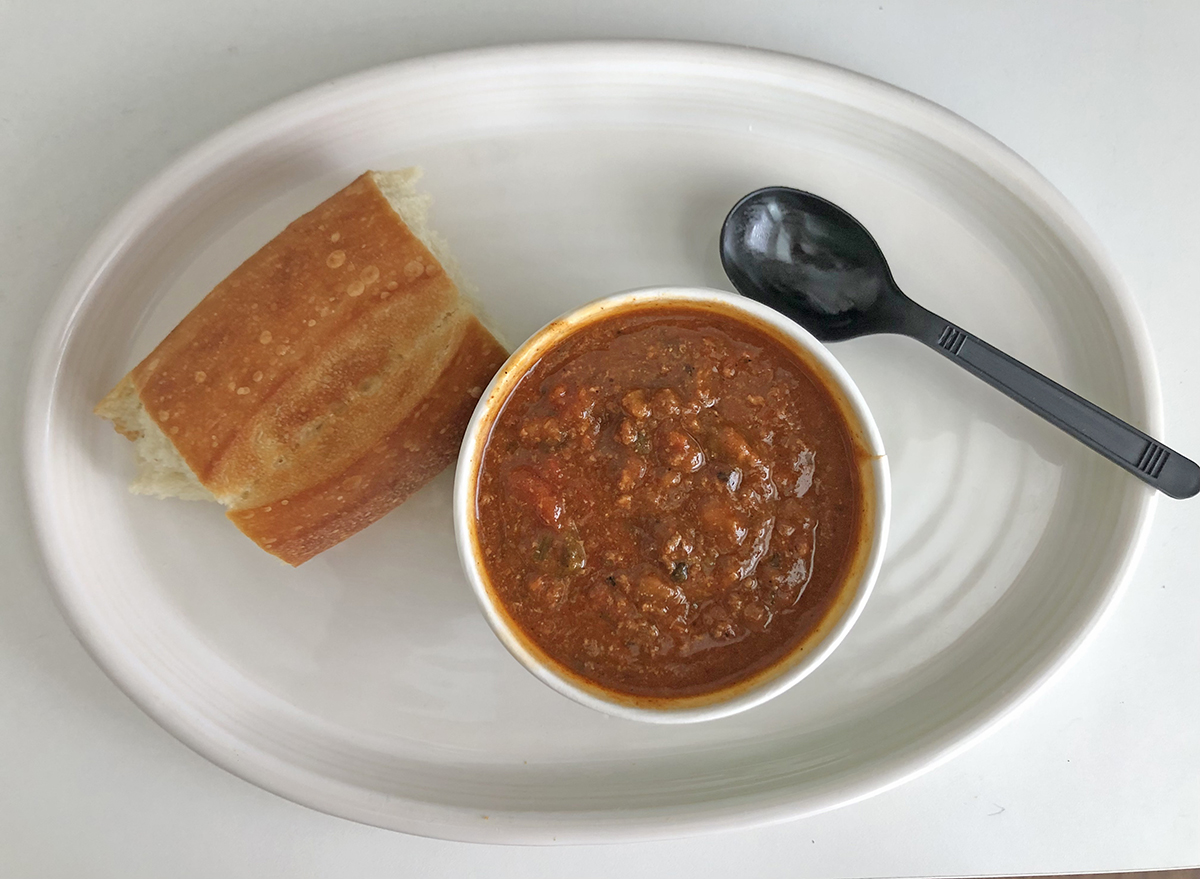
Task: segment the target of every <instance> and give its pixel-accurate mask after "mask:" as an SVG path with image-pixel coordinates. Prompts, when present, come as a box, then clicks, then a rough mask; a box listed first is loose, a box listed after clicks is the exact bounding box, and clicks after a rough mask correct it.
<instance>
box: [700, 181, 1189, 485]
mask: <svg viewBox="0 0 1200 879" xmlns="http://www.w3.org/2000/svg"><path fill="white" fill-rule="evenodd" d="M721 264H722V265H723V266H724V268H725V273H726V274H727V275H728V276H729V279H730V281H732V282H733V285H734V287H736V288H737V290H738V292H739V293H741V294H742V295H743V296H746V297H749V298H751V299H755V300H757V301H759V302H761V303H763V304H764V305H768V306H770V307H771V308H774V309H775V310H777V311H780V312H782V313H783V314H785V315H787V316H788V317H790V318H791V319H792V320H794V321H796V322H797V323H798V324H800V325H801V326H803V327H804V328H805V329H807V330H808V331H809V332H810V333H812V334H813V335H814V336H816V337H817V338H818V339H820V340H821V341H823V342H837V341H840V340H842V339H851V338H854V337H855V336H862V335H867V334H869V333H899V334H901V335H905V336H909V337H911V338H914V339H917V340H918V341H920V342H924V343H925V344H926V345H928V346H930V347H931V348H933V349H934V350H935V351H937V352H939V353H940V354H942V355H944V356H945V357H948V358H949V359H951V360H953V361H954V362H955V363H957V364H958V365H959V366H962V367H963V368H964V369H966V370H967V371H969V372H971V373H973V374H974V375H976V376H978V377H979V378H981V379H983V380H984V381H986V382H987V383H988V384H990V385H991V386H992V387H994V388H996V389H997V390H999V391H1001V392H1002V393H1004V394H1007V395H1008V396H1009V397H1011V398H1012V399H1014V400H1016V401H1017V402H1018V403H1020V404H1021V405H1023V406H1025V407H1026V408H1028V409H1029V410H1031V411H1032V412H1035V413H1037V414H1038V415H1040V416H1042V417H1043V418H1045V419H1046V420H1047V421H1049V422H1051V423H1052V424H1054V425H1056V426H1057V427H1059V428H1061V429H1062V430H1064V431H1066V432H1067V433H1069V434H1070V435H1071V436H1073V437H1075V438H1076V439H1078V440H1079V441H1080V442H1082V443H1084V444H1085V445H1087V446H1088V447H1089V448H1091V449H1094V450H1095V451H1097V452H1099V453H1100V454H1102V455H1104V456H1105V457H1106V458H1108V459H1109V460H1110V461H1112V462H1114V463H1115V464H1118V465H1119V466H1121V467H1123V468H1125V469H1126V470H1128V471H1129V472H1130V473H1132V474H1134V475H1135V476H1137V477H1138V478H1139V479H1141V480H1142V481H1143V482H1146V483H1147V484H1149V485H1152V486H1153V487H1155V488H1157V489H1158V490H1160V491H1162V492H1163V493H1165V494H1167V495H1169V496H1171V497H1175V498H1186V497H1192V496H1194V495H1195V494H1197V493H1198V492H1200V467H1197V466H1196V464H1195V462H1193V461H1191V460H1189V459H1188V458H1185V457H1184V456H1183V455H1181V454H1179V453H1178V452H1176V451H1174V450H1172V449H1169V448H1167V447H1166V446H1164V445H1163V444H1162V443H1160V442H1158V441H1157V440H1155V439H1154V438H1153V437H1150V436H1148V435H1147V434H1144V433H1142V432H1141V431H1140V430H1138V429H1137V428H1135V427H1133V426H1131V425H1129V424H1126V423H1125V422H1124V421H1122V420H1121V419H1119V418H1117V417H1116V416H1115V415H1112V414H1111V413H1109V412H1106V411H1104V410H1103V409H1101V408H1100V407H1098V406H1096V405H1094V404H1092V403H1090V402H1088V401H1087V400H1085V399H1083V398H1082V397H1080V396H1078V395H1077V394H1074V393H1072V392H1071V391H1069V390H1067V389H1066V388H1064V387H1063V386H1062V385H1060V384H1058V383H1056V382H1054V381H1052V380H1051V379H1049V378H1047V377H1046V376H1044V375H1042V374H1041V373H1039V372H1037V371H1036V370H1033V369H1030V368H1029V367H1028V366H1026V365H1025V364H1023V363H1021V362H1019V361H1017V360H1014V359H1013V358H1012V357H1009V356H1008V355H1007V354H1005V353H1004V352H1002V351H1000V350H999V349H997V348H994V347H993V346H991V345H989V344H988V343H987V342H984V341H983V340H982V339H980V338H978V337H977V336H974V335H972V334H971V333H969V332H967V331H966V330H964V329H962V328H961V327H958V326H956V325H955V324H953V323H950V322H949V321H947V320H945V319H944V318H941V317H938V316H937V315H936V314H934V313H933V312H931V311H929V310H927V309H925V308H922V307H921V306H920V305H918V304H917V303H916V302H913V301H912V300H911V299H909V298H908V297H907V296H905V295H904V293H903V292H902V291H901V290H900V288H899V286H898V285H897V284H896V281H895V279H894V278H893V277H892V272H891V269H889V268H888V264H887V259H886V258H885V257H884V255H883V251H882V249H881V248H880V247H879V245H878V244H877V243H876V242H875V239H874V238H873V237H872V236H871V233H870V232H868V231H867V229H866V228H865V227H864V226H863V225H862V224H861V223H860V222H858V220H856V219H855V218H854V217H853V216H851V215H850V214H849V213H847V212H846V211H844V210H842V208H840V207H838V206H837V205H836V204H834V203H833V202H831V201H828V200H826V199H824V198H821V197H820V196H817V195H813V194H812V193H810V192H803V191H801V190H799V189H791V188H789V187H786V186H770V187H767V188H765V189H759V190H756V191H754V192H751V193H750V194H749V195H747V196H745V197H744V198H742V199H741V200H740V201H739V202H738V203H737V204H736V205H734V206H733V209H732V210H731V211H730V212H729V215H728V216H727V217H726V218H725V223H724V225H723V226H722V228H721Z"/></svg>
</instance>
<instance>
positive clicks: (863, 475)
mask: <svg viewBox="0 0 1200 879" xmlns="http://www.w3.org/2000/svg"><path fill="white" fill-rule="evenodd" d="M670 303H680V304H684V303H686V304H690V305H693V306H700V307H701V308H707V309H712V310H713V311H715V312H717V313H720V314H723V315H730V316H732V317H735V318H737V319H740V320H742V321H744V322H746V323H749V324H752V325H755V326H757V327H759V328H760V329H764V330H766V331H767V332H768V333H770V334H771V335H772V336H775V337H776V338H778V339H780V341H782V342H784V344H785V345H787V346H788V347H789V348H791V349H792V350H793V351H794V352H796V353H797V354H798V355H799V356H800V357H801V358H803V359H804V360H805V361H806V362H807V363H808V364H809V365H810V366H811V367H812V368H813V369H814V370H815V371H816V372H817V373H818V374H819V375H820V376H822V377H823V378H824V379H825V380H826V385H827V386H828V387H829V388H831V389H832V390H833V392H834V398H835V400H836V401H837V403H838V404H839V406H840V407H841V409H842V414H843V416H844V417H845V420H846V423H847V424H848V425H849V426H850V429H851V434H852V438H853V441H854V442H855V444H856V445H857V446H858V451H859V452H860V454H858V455H857V456H856V457H857V460H858V461H859V466H860V480H861V484H862V486H863V490H864V495H865V499H866V501H867V503H866V505H865V506H866V515H865V516H863V517H862V520H861V524H860V533H859V541H858V548H857V550H856V555H855V558H854V560H853V562H852V564H851V566H850V572H849V574H848V575H847V576H848V581H847V582H846V583H845V584H844V586H843V587H842V591H841V595H840V596H839V599H838V602H837V604H835V605H834V607H833V608H831V610H830V611H829V612H828V613H827V614H826V616H825V618H824V619H823V620H822V621H821V623H820V625H818V626H817V628H816V629H815V630H814V631H813V632H812V633H811V634H810V635H809V636H807V637H806V638H805V639H804V640H803V641H802V642H801V643H799V644H798V645H797V646H796V647H794V648H793V649H792V650H791V651H790V652H789V653H788V654H786V655H785V656H783V657H782V658H780V659H779V660H778V661H776V662H775V663H774V664H772V665H771V666H769V667H768V668H766V669H763V670H762V671H760V672H758V673H756V674H755V675H753V676H751V677H749V678H746V679H744V680H741V681H739V682H737V683H735V684H733V685H731V686H729V687H725V688H722V689H720V690H717V691H714V692H711V693H705V694H703V695H699V696H688V697H678V698H646V697H638V696H630V695H626V694H621V693H617V692H614V691H612V690H609V689H607V688H604V687H601V686H600V685H598V684H596V683H594V682H592V681H589V680H588V679H587V678H584V677H582V676H581V675H578V674H576V673H574V672H572V671H570V670H569V669H566V668H564V667H563V666H562V665H560V664H559V663H557V662H555V661H554V660H553V659H551V658H550V657H549V656H547V655H546V654H545V652H543V651H542V649H541V648H540V647H539V646H538V645H537V644H536V643H535V642H533V641H532V640H531V639H530V638H528V637H527V636H526V635H525V634H524V633H523V632H522V631H521V630H520V628H519V626H517V624H516V623H515V622H514V621H513V620H512V619H511V617H510V616H509V615H508V613H507V612H506V611H505V610H504V607H503V605H502V604H501V602H500V601H499V600H498V598H497V597H496V595H495V594H494V592H493V591H492V589H491V587H490V586H489V583H488V577H487V574H486V572H485V569H484V565H483V561H482V558H481V555H480V552H479V546H478V539H477V536H476V528H475V523H476V517H475V496H476V490H477V483H478V477H479V465H480V458H481V456H482V454H483V450H484V447H485V445H486V441H487V437H488V435H489V434H490V432H491V429H492V425H493V424H494V422H495V419H496V417H497V416H498V415H499V414H500V412H501V410H502V409H503V407H504V403H505V401H506V400H507V399H508V397H509V395H510V394H511V393H512V391H513V390H514V389H515V388H516V386H517V384H518V383H519V382H520V380H521V378H522V377H523V376H524V375H525V374H526V373H527V372H528V371H529V370H530V369H531V368H532V367H533V366H534V364H536V363H537V361H538V359H539V358H540V357H541V356H542V355H543V354H544V353H545V352H546V351H547V350H548V349H549V348H551V347H553V346H554V345H556V344H557V343H558V342H560V341H561V340H562V339H563V338H565V337H566V336H569V335H571V334H572V333H573V332H575V331H576V330H577V329H579V328H580V327H582V326H584V325H586V324H590V323H592V322H594V321H596V320H598V319H600V318H602V317H609V316H611V315H613V314H614V313H620V312H624V311H636V310H638V309H640V308H642V307H644V306H647V305H654V306H661V305H664V304H670ZM890 508H891V482H890V478H889V473H888V465H887V456H886V455H885V453H884V449H883V441H882V440H881V439H880V436H879V429H878V428H877V427H876V425H875V420H874V419H873V418H872V417H871V413H870V410H868V409H867V404H866V402H865V401H864V400H863V398H862V395H861V394H860V393H859V390H858V388H857V387H855V385H854V382H853V381H852V380H851V379H850V376H849V375H847V374H846V371H845V370H844V369H843V368H842V367H841V365H840V364H839V363H838V362H837V360H836V359H834V357H833V355H832V354H830V353H829V350H828V349H827V348H825V346H824V345H822V344H821V343H820V342H818V341H817V340H816V339H815V338H814V337H813V336H812V335H811V334H809V333H808V332H807V331H806V330H804V329H803V328H801V327H800V326H799V325H797V324H796V323H794V322H792V321H791V320H789V319H787V318H786V317H784V316H783V315H781V314H779V313H778V312H776V311H774V310H772V309H770V308H767V307H766V306H763V305H760V304H759V303H757V302H754V301H752V300H750V299H745V298H743V297H741V296H737V295H734V294H731V293H724V292H721V291H718V290H705V289H697V288H686V287H656V288H648V289H640V290H631V291H629V292H626V293H618V294H616V295H614V296H608V297H605V298H603V299H598V300H596V301H595V302H591V303H589V304H588V305H585V306H583V307H581V308H578V309H576V310H574V311H571V312H568V313H567V314H565V315H563V316H562V317H559V318H556V319H555V320H553V321H551V322H550V323H548V324H546V325H545V326H544V327H542V328H541V329H540V330H538V331H537V332H536V333H534V334H533V336H531V337H530V338H529V340H528V341H526V342H525V343H524V344H523V345H522V346H521V347H520V348H518V349H517V351H516V352H514V353H513V355H512V356H511V357H510V358H509V359H508V361H507V362H506V363H505V364H504V366H503V367H501V369H500V371H499V372H498V373H497V374H496V377H495V378H494V379H493V380H492V383H491V384H490V385H489V386H488V388H487V390H486V391H484V393H483V395H482V397H481V398H480V401H479V404H478V406H476V408H475V413H474V415H473V416H472V418H471V421H470V424H468V426H467V432H466V437H465V439H464V440H463V445H462V450H461V451H460V453H459V458H458V469H457V472H456V473H455V478H454V529H455V538H456V540H457V542H458V551H459V556H460V558H461V559H462V564H463V569H464V570H465V572H466V575H467V579H468V580H469V581H470V584H471V588H472V589H473V590H474V592H475V596H476V598H477V599H478V600H479V604H480V606H481V607H482V609H483V613H484V616H485V617H486V618H487V621H488V624H489V625H490V626H491V627H492V631H494V632H495V633H496V635H497V637H499V639H500V640H501V642H503V644H504V646H505V647H506V648H508V651H509V652H510V653H512V655H513V656H515V657H516V658H517V660H518V661H519V662H520V663H521V664H522V665H524V666H525V668H527V669H528V670H529V671H530V672H532V673H533V674H534V675H535V676H537V677H538V678H539V679H540V680H541V681H543V682H544V683H546V684H548V685H549V686H551V687H553V688H554V689H555V690H557V691H558V692H560V693H562V694H563V695H564V696H567V697H569V698H571V699H574V700H575V701H576V702H579V703H581V704H583V705H587V706H588V707H590V708H594V709H596V710H598V711H603V712H605V713H607V714H612V715H615V716H617V717H624V718H628V719H631V720H644V721H650V722H653V723H690V722H695V721H700V720H713V719H715V718H718V717H725V716H727V715H730V714H736V713H737V712H739V711H744V710H746V709H747V708H752V707H754V706H755V705H759V704H761V703H762V702H765V701H767V700H768V699H770V698H772V697H774V696H777V695H779V694H780V693H782V692H783V691H785V690H787V689H788V688H789V687H792V686H794V685H795V684H796V683H798V682H799V681H800V680H801V679H803V678H805V677H807V676H808V675H809V674H811V673H812V672H813V671H814V670H815V669H816V668H817V666H819V665H820V664H821V663H822V662H823V661H824V660H825V658H826V657H827V656H829V654H830V653H832V652H833V650H834V649H835V648H836V647H837V645H838V644H839V643H841V641H842V639H843V638H845V636H846V633H847V632H849V631H850V627H851V626H853V625H854V621H855V620H856V619H858V616H859V614H860V613H861V612H862V608H863V605H864V604H865V603H866V601H867V598H868V597H869V596H870V594H871V589H872V588H873V586H874V585H875V578H876V576H877V575H878V573H879V566H880V563H881V562H882V560H883V551H884V546H885V544H886V542H887V531H888V517H889V514H890Z"/></svg>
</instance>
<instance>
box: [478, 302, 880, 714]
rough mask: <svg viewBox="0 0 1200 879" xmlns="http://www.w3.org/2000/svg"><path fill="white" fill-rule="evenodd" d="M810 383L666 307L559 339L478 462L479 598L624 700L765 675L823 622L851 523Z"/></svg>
mask: <svg viewBox="0 0 1200 879" xmlns="http://www.w3.org/2000/svg"><path fill="white" fill-rule="evenodd" d="M861 507H862V499H861V497H860V480H859V476H858V469H857V462H856V455H855V445H854V443H853V441H852V439H851V436H850V433H849V430H848V428H847V425H846V423H845V421H844V418H843V415H842V414H841V410H840V409H839V407H838V406H837V404H836V403H835V401H834V398H833V396H832V394H831V392H830V391H829V389H828V388H827V387H826V386H825V385H824V383H823V382H822V380H821V379H820V378H819V376H818V375H817V374H816V373H815V372H814V371H813V370H812V368H811V367H810V366H809V365H808V364H807V363H806V362H805V361H803V360H802V359H801V358H800V357H799V356H797V354H795V353H794V352H793V351H792V350H790V349H789V348H788V347H787V346H786V345H785V343H783V342H781V341H780V340H778V339H776V338H775V337H773V336H772V335H770V334H769V333H768V331H766V330H764V329H760V328H759V327H757V326H755V325H753V324H751V323H749V322H748V321H745V320H742V319H739V318H737V317H734V316H733V315H731V314H728V313H725V312H719V311H713V310H710V309H706V308H703V307H700V306H688V305H666V304H664V305H663V306H661V307H658V308H649V309H639V310H636V311H631V312H621V313H618V314H615V315H611V316H608V317H601V318H600V319H598V320H596V321H594V322H592V323H589V324H586V325H584V326H582V327H581V328H578V329H576V330H575V331H573V332H572V333H571V334H570V335H568V336H566V337H565V338H563V339H561V340H559V341H558V342H557V343H556V344H555V345H554V346H552V347H551V348H550V349H549V350H548V351H547V352H546V353H545V354H544V355H543V356H542V357H541V359H540V360H539V361H538V362H537V363H536V364H535V366H534V367H533V368H532V369H531V370H530V371H529V372H528V373H527V374H526V375H525V376H523V377H522V378H521V379H520V381H519V382H518V384H517V385H516V386H515V388H514V390H513V391H512V393H511V394H510V396H509V398H508V400H507V401H506V403H505V405H504V407H503V409H502V411H501V413H500V414H499V415H498V416H497V418H496V420H495V422H494V424H493V426H492V428H491V431H490V433H489V436H488V438H487V442H486V445H485V448H484V451H483V455H482V457H481V464H480V473H479V480H478V489H477V495H476V534H477V540H478V544H479V550H480V553H481V556H482V558H483V562H484V568H485V571H486V574H487V579H488V581H489V585H490V588H491V589H492V591H493V593H494V594H495V595H496V597H497V598H498V599H499V601H500V603H501V604H502V605H503V607H504V609H505V610H506V611H507V613H508V615H509V616H510V618H511V619H512V620H513V621H514V622H515V623H516V624H517V626H518V627H519V628H520V630H521V631H522V632H524V634H525V635H526V636H527V637H528V638H529V639H530V640H531V641H533V642H534V643H535V644H537V645H538V646H539V647H540V648H541V650H542V651H543V652H544V653H545V654H547V655H548V656H549V657H550V658H551V659H553V660H554V661H555V662H557V663H559V664H560V665H562V666H563V667H565V668H566V669H568V670H570V671H572V672H574V673H576V674H578V675H580V676H582V677H584V678H587V679H588V680H590V681H593V682H595V683H596V684H598V685H600V686H602V687H605V688H608V689H611V690H614V691H617V692H619V693H625V694H630V695H634V696H647V697H672V696H686V695H699V694H703V693H706V692H711V691H713V690H717V689H720V688H724V687H726V686H728V685H730V684H732V683H735V682H737V681H738V680H741V679H744V678H746V677H748V676H750V675H752V674H754V673H755V672H757V671H759V670H761V669H764V668H766V667H769V666H770V665H771V664H773V663H774V662H776V661H778V659H780V658H782V657H783V656H784V655H786V654H788V653H789V652H790V651H791V650H792V649H793V648H794V646H795V645H797V644H798V643H799V642H801V641H802V640H803V639H804V638H805V636H806V635H807V634H809V633H810V632H811V631H812V630H813V629H814V628H815V627H817V626H818V625H819V623H820V622H821V620H822V619H823V618H824V616H825V615H826V613H827V612H828V611H829V609H830V608H831V607H832V606H834V604H835V602H836V600H837V598H838V595H839V591H840V589H841V586H842V584H843V582H844V581H845V579H846V572H847V568H848V566H849V564H850V560H851V558H852V556H853V554H854V549H855V542H856V540H857V535H858V522H859V518H860V516H861V515H862V510H861Z"/></svg>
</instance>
